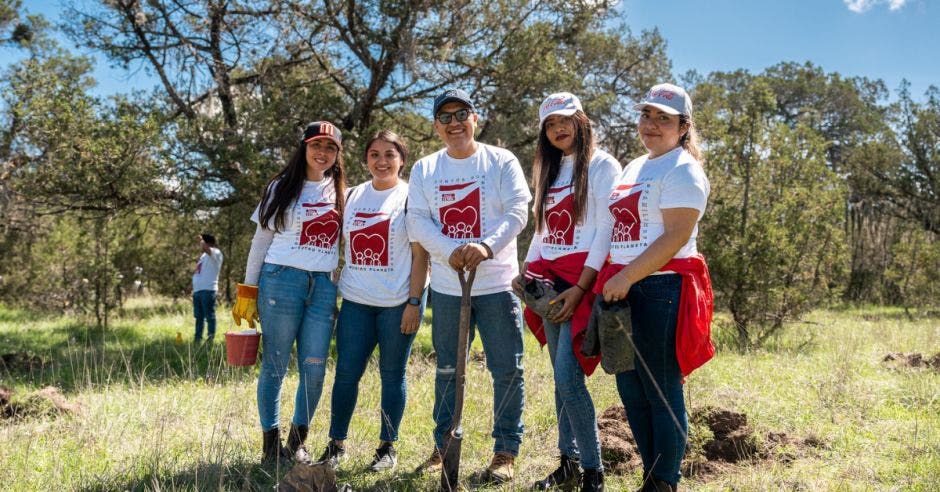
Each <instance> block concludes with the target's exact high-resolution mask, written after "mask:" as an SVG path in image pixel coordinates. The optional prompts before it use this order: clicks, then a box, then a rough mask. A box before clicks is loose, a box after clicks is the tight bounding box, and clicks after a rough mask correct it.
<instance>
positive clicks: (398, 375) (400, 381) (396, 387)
mask: <svg viewBox="0 0 940 492" xmlns="http://www.w3.org/2000/svg"><path fill="white" fill-rule="evenodd" d="M424 299H427V295H426V294H425V295H424V296H423V298H422V303H421V306H420V307H419V308H418V312H419V313H421V314H422V316H423V314H424V302H423V300H424ZM406 306H407V304H401V305H399V306H394V307H379V306H369V305H366V304H359V303H357V302H354V301H350V300H349V299H343V305H342V307H341V308H340V310H339V321H338V322H337V325H336V353H337V361H336V379H335V380H334V381H333V397H332V402H331V407H330V408H331V415H330V438H332V439H337V440H345V439H346V436H347V433H348V431H349V420H350V419H351V418H352V414H353V411H354V410H355V409H356V400H357V399H358V398H359V380H360V379H362V374H363V373H364V372H365V370H366V365H367V364H368V363H369V357H370V356H371V355H372V352H373V351H374V350H375V346H376V345H378V346H379V375H380V376H381V378H382V415H381V419H382V422H381V427H382V431H381V433H380V434H379V439H381V440H383V441H387V442H393V441H397V440H398V426H399V424H401V418H402V415H403V414H404V413H405V402H406V401H407V400H408V381H407V379H405V370H406V369H407V367H408V357H409V356H410V355H411V343H412V342H414V339H415V334H414V333H412V334H410V335H405V334H403V333H402V332H401V317H402V313H404V312H405V307H406Z"/></svg>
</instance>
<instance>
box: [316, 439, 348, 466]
mask: <svg viewBox="0 0 940 492" xmlns="http://www.w3.org/2000/svg"><path fill="white" fill-rule="evenodd" d="M344 459H346V448H345V447H343V446H338V445H337V444H336V441H333V440H330V442H329V443H327V445H326V449H324V450H323V454H321V455H320V459H319V460H317V462H318V463H326V464H328V465H330V468H332V469H334V470H338V469H339V464H340V462H341V461H343V460H344Z"/></svg>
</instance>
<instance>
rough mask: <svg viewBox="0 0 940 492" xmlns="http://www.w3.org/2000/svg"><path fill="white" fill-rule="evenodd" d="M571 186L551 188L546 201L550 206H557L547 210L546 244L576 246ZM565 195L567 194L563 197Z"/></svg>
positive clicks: (543, 239) (544, 239)
mask: <svg viewBox="0 0 940 492" xmlns="http://www.w3.org/2000/svg"><path fill="white" fill-rule="evenodd" d="M571 189H572V187H571V185H568V186H562V187H559V188H549V189H548V195H549V196H548V197H547V199H546V200H545V201H546V204H548V205H552V204H553V205H555V206H554V207H552V208H549V209H546V210H545V225H546V228H547V229H548V231H547V232H546V234H545V236H544V237H543V238H542V242H543V243H546V244H557V245H566V246H570V245H573V244H574V226H575V220H574V193H571ZM563 193H567V194H566V195H564V196H562V194H563Z"/></svg>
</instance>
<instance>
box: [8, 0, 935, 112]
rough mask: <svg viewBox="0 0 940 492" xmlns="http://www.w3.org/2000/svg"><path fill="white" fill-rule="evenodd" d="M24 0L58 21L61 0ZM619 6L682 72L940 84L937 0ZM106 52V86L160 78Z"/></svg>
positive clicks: (687, 0) (688, 0)
mask: <svg viewBox="0 0 940 492" xmlns="http://www.w3.org/2000/svg"><path fill="white" fill-rule="evenodd" d="M23 3H24V6H25V7H26V9H27V10H28V11H29V12H32V13H42V14H44V15H45V16H46V17H47V18H49V19H50V20H52V21H53V22H58V21H59V15H60V12H61V7H60V6H59V5H60V4H59V2H56V1H46V2H43V1H37V0H26V1H24V2H23ZM617 11H618V12H619V13H620V14H621V17H622V18H623V19H624V20H625V22H626V23H627V25H628V26H629V27H630V29H631V30H633V32H634V33H636V34H638V33H639V32H640V31H641V30H643V29H651V28H653V27H658V28H659V30H660V33H662V35H663V37H664V38H665V39H666V40H667V42H668V50H667V54H668V56H669V58H670V59H671V60H672V64H673V72H674V73H675V74H677V75H678V74H682V73H684V72H686V71H687V70H690V69H695V70H697V71H698V72H700V73H702V74H707V73H709V72H712V71H729V70H735V69H738V68H744V69H747V70H749V71H751V72H752V73H757V72H760V71H762V70H763V69H764V68H766V67H768V66H771V65H774V64H776V63H779V62H781V61H797V62H804V61H807V60H808V61H812V62H813V63H815V64H816V65H819V66H821V67H822V68H823V69H824V70H826V71H828V72H839V73H841V74H842V75H845V76H855V75H861V76H867V77H869V78H874V79H882V80H884V81H885V83H886V84H887V86H888V88H889V89H890V90H891V91H892V92H893V91H895V90H896V89H897V88H898V86H899V85H900V83H901V80H902V79H904V78H906V79H907V80H908V81H910V82H911V86H912V93H913V95H914V96H915V99H920V98H921V96H922V95H923V93H924V91H925V90H927V87H928V86H929V85H931V84H932V85H936V86H940V2H938V1H937V0H665V1H663V0H621V2H620V4H619V5H618V6H617ZM71 44H72V43H67V45H71ZM4 51H6V52H7V53H10V52H9V51H8V50H3V49H0V54H2V55H3V58H7V56H9V55H8V54H6V53H3V52H4ZM11 54H12V53H11ZM97 59H98V66H97V70H96V73H95V78H96V79H98V82H99V88H98V92H99V93H101V94H110V93H114V92H126V91H128V90H130V89H149V88H150V87H151V86H152V85H154V83H155V80H154V79H153V78H150V77H148V76H147V75H146V74H144V73H142V72H139V73H136V74H128V73H126V72H124V71H122V70H114V69H110V68H109V67H108V64H107V62H106V61H105V60H104V59H103V58H102V57H100V56H99V57H97Z"/></svg>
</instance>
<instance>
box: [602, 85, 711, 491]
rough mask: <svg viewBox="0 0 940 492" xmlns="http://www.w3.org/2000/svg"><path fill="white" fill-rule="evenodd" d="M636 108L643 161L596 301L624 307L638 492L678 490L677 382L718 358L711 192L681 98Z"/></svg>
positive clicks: (627, 400)
mask: <svg viewBox="0 0 940 492" xmlns="http://www.w3.org/2000/svg"><path fill="white" fill-rule="evenodd" d="M634 109H636V110H638V111H639V112H640V118H639V122H638V125H637V128H638V131H639V134H640V140H642V141H643V145H644V146H645V147H646V149H647V150H648V151H649V153H648V154H646V155H644V156H642V157H639V158H637V159H634V160H633V161H632V162H630V164H628V165H627V166H626V167H625V168H624V170H623V173H621V175H620V177H619V179H618V180H617V182H616V185H615V187H614V189H613V190H612V191H611V193H610V197H609V199H608V202H609V203H608V210H609V213H608V214H606V216H605V225H604V226H603V227H604V228H606V229H607V230H610V231H611V233H610V235H609V236H608V238H609V239H610V249H609V251H610V263H608V264H607V265H606V266H605V267H604V268H603V269H602V270H601V272H600V273H599V274H598V276H597V282H596V284H595V292H597V293H598V294H603V298H604V299H603V300H604V301H605V302H607V303H626V304H628V305H629V307H630V311H629V312H630V316H631V318H632V325H633V326H632V328H633V331H632V343H633V347H634V349H635V355H636V357H635V368H634V369H633V370H628V371H624V372H621V373H619V374H617V376H616V379H617V390H618V392H619V393H620V398H621V400H622V401H623V404H624V408H625V409H626V413H627V420H628V421H629V422H630V428H631V430H632V432H633V436H634V438H635V440H636V444H637V449H638V450H639V452H640V456H641V457H642V459H643V471H644V485H643V489H642V490H656V491H659V490H676V488H677V486H678V482H679V464H680V462H681V461H682V456H683V454H684V452H685V442H686V438H687V429H688V422H687V417H686V410H685V401H684V399H683V394H682V382H683V377H684V376H685V375H688V374H689V373H690V372H691V371H692V370H693V369H695V368H696V367H698V366H699V365H701V364H703V363H704V362H705V361H707V360H708V358H710V357H711V355H712V354H713V353H714V348H713V347H712V345H711V342H710V339H709V333H710V332H709V330H710V328H709V327H710V323H711V286H710V282H709V280H708V270H707V267H706V266H705V260H704V258H703V257H702V256H701V255H700V254H698V250H697V249H696V241H695V239H696V236H697V234H698V221H699V220H700V219H701V217H702V214H703V213H704V211H705V204H706V202H707V200H708V194H709V189H710V187H709V183H708V179H707V178H706V177H705V172H704V170H703V168H702V158H701V153H700V150H699V147H698V138H697V136H696V131H695V125H694V124H693V122H692V101H691V99H690V98H689V95H688V94H686V92H685V90H683V89H682V88H680V87H677V86H675V85H672V84H660V85H657V86H654V87H653V88H652V89H650V91H649V93H647V96H646V98H645V99H644V100H643V101H641V102H640V103H638V104H637V105H635V106H634ZM680 294H681V295H680ZM598 302H600V300H599V301H598ZM602 349H603V348H602Z"/></svg>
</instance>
